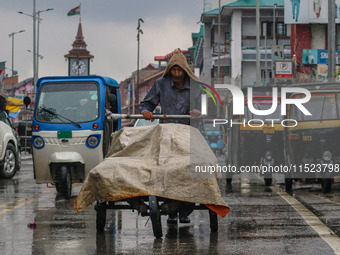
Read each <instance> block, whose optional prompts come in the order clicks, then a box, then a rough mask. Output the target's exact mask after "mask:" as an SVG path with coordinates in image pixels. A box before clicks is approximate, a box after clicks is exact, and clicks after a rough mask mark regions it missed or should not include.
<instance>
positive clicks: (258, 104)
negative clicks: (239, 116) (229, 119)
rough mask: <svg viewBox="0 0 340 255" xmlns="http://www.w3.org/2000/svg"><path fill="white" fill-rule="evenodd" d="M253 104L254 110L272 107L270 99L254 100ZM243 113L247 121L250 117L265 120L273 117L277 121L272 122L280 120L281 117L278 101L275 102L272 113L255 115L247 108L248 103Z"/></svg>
mask: <svg viewBox="0 0 340 255" xmlns="http://www.w3.org/2000/svg"><path fill="white" fill-rule="evenodd" d="M253 106H254V108H255V109H256V110H261V111H262V110H268V109H270V108H271V107H272V101H271V100H254V101H253ZM244 107H245V115H244V118H245V119H246V120H247V121H248V120H251V119H259V120H266V119H275V120H277V121H274V122H280V121H281V120H282V119H283V117H282V116H281V105H280V102H278V103H277V107H276V109H275V111H274V112H273V113H272V114H269V115H257V114H253V113H252V112H251V111H250V110H249V108H248V105H245V106H244Z"/></svg>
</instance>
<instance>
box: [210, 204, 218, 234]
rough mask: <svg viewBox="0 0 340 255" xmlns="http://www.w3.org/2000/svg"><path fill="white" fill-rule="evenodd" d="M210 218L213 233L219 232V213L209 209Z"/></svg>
mask: <svg viewBox="0 0 340 255" xmlns="http://www.w3.org/2000/svg"><path fill="white" fill-rule="evenodd" d="M209 218H210V230H211V232H217V230H218V221H217V213H215V212H214V211H212V210H210V209H209Z"/></svg>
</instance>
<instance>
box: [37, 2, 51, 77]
mask: <svg viewBox="0 0 340 255" xmlns="http://www.w3.org/2000/svg"><path fill="white" fill-rule="evenodd" d="M53 10H54V9H53V8H48V9H46V10H40V11H37V20H38V29H37V30H38V31H37V53H36V60H35V61H36V65H37V67H36V72H37V77H39V56H40V55H39V41H40V37H39V31H40V22H41V20H42V19H40V13H42V12H48V11H53ZM41 59H42V58H41Z"/></svg>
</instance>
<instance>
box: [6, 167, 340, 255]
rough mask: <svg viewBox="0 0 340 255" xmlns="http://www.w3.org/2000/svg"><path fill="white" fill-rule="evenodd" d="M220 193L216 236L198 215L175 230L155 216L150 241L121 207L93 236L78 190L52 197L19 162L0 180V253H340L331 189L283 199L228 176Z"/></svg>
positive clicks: (300, 190)
mask: <svg viewBox="0 0 340 255" xmlns="http://www.w3.org/2000/svg"><path fill="white" fill-rule="evenodd" d="M221 189H222V190H223V197H224V198H225V200H226V202H227V203H228V205H229V206H230V208H231V212H230V213H229V214H228V216H227V217H226V218H221V217H220V218H219V231H218V233H213V234H211V233H210V228H209V216H208V213H207V212H206V211H194V212H193V213H192V214H191V216H190V218H191V223H190V224H179V225H178V227H177V226H167V224H166V216H162V224H163V233H164V237H163V238H162V239H155V238H154V237H153V233H152V227H151V222H150V221H148V219H147V217H141V216H138V215H137V213H136V212H131V211H127V210H124V211H113V210H110V211H109V212H108V215H107V224H106V228H105V232H104V233H97V232H96V226H95V220H96V219H95V211H94V209H93V206H91V207H89V208H87V209H86V210H84V211H82V212H80V213H79V214H75V212H74V210H73V203H74V200H75V196H76V194H77V193H78V192H79V190H80V185H77V186H75V187H74V188H73V195H74V197H72V199H70V200H65V199H63V198H62V197H58V196H57V197H56V191H55V189H54V188H48V187H46V185H37V184H35V181H34V180H33V173H32V161H25V162H24V163H23V167H22V170H21V171H20V172H18V173H17V175H16V176H15V177H14V178H13V179H12V180H0V224H1V227H0V228H1V231H0V254H6V255H7V254H8V255H9V254H20V255H21V254H190V255H192V254H247V255H248V254H261V255H262V254H340V250H339V249H338V246H337V245H336V244H337V243H339V244H340V239H339V237H338V236H339V235H340V213H339V209H340V185H339V184H336V185H334V188H333V191H332V193H331V194H330V195H324V194H322V193H321V190H320V186H319V185H317V184H314V185H304V186H301V185H295V189H294V192H293V194H292V196H291V195H289V194H287V193H285V192H284V191H283V186H282V185H280V180H278V182H277V183H276V185H275V187H273V188H266V187H264V186H263V185H262V182H261V180H245V179H238V178H235V179H234V181H233V192H232V193H228V194H227V193H225V192H224V190H225V183H224V182H223V183H222V184H221ZM302 204H303V205H302ZM33 222H34V223H36V227H35V228H29V227H27V224H29V223H33ZM332 233H334V234H332ZM321 236H322V237H321ZM334 243H335V245H334ZM337 249H338V250H337ZM334 250H336V251H334Z"/></svg>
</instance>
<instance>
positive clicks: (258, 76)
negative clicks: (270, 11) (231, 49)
mask: <svg viewBox="0 0 340 255" xmlns="http://www.w3.org/2000/svg"><path fill="white" fill-rule="evenodd" d="M260 83H261V62H260V0H256V86H260Z"/></svg>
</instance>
